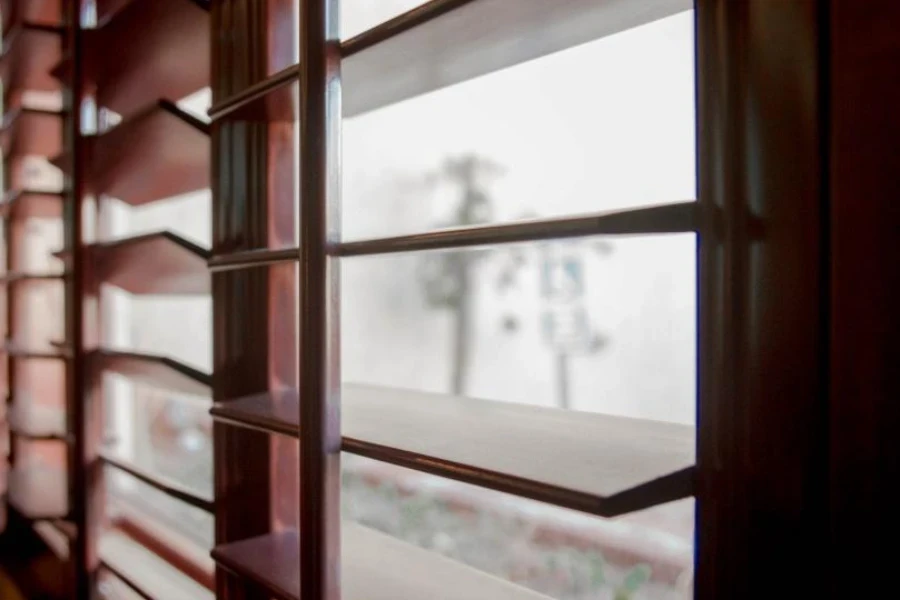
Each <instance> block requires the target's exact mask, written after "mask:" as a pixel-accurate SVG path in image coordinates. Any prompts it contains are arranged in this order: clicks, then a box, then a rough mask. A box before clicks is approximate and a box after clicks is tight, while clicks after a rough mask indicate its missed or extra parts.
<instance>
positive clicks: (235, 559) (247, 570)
mask: <svg viewBox="0 0 900 600" xmlns="http://www.w3.org/2000/svg"><path fill="white" fill-rule="evenodd" d="M299 548H300V539H299V536H298V535H297V532H296V531H284V532H281V533H274V534H270V535H265V536H260V537H255V538H250V539H247V540H242V541H239V542H232V543H230V544H225V545H222V546H217V547H216V548H215V549H214V550H213V551H212V557H213V559H215V561H216V562H217V563H218V564H219V565H220V566H222V567H224V568H225V569H228V570H229V571H232V572H233V573H235V574H236V575H238V576H240V577H242V578H244V579H248V580H250V581H252V582H254V583H256V584H257V585H259V586H261V587H262V588H263V589H265V591H266V592H268V593H269V594H271V595H273V596H274V597H276V598H278V599H279V600H298V599H299V597H300V572H299V571H298V570H297V562H298V561H299Z"/></svg>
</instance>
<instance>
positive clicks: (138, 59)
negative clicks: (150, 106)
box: [87, 0, 210, 115]
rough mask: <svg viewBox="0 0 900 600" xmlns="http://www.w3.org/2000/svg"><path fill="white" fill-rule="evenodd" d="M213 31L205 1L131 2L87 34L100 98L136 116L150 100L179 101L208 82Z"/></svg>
mask: <svg viewBox="0 0 900 600" xmlns="http://www.w3.org/2000/svg"><path fill="white" fill-rule="evenodd" d="M209 35H210V23H209V13H208V9H207V8H206V3H201V2H194V1H192V0H154V1H153V2H144V1H138V2H130V3H129V4H128V5H126V6H125V7H124V8H122V9H121V10H119V11H118V12H116V13H115V15H113V17H112V18H111V19H109V21H108V22H107V23H106V24H104V25H103V26H102V27H101V28H100V29H98V30H96V31H95V32H93V33H92V35H90V36H89V38H88V39H87V43H88V50H89V58H90V60H91V65H92V70H91V72H90V76H91V78H92V80H93V81H94V83H95V84H96V86H97V103H98V104H99V105H100V106H103V107H106V108H109V109H110V110H113V111H115V112H117V113H119V114H122V115H131V114H133V113H134V112H136V111H137V110H138V109H140V107H141V106H144V105H146V103H147V102H149V101H152V100H156V99H160V98H162V99H167V100H178V99H180V98H182V97H184V96H186V95H188V94H190V93H192V92H195V91H197V90H198V89H200V88H202V87H204V86H205V85H207V84H208V82H209V73H210V71H209V69H210V58H209V57H210V41H209ZM112 48H115V51H114V52H111V51H110V49H112Z"/></svg>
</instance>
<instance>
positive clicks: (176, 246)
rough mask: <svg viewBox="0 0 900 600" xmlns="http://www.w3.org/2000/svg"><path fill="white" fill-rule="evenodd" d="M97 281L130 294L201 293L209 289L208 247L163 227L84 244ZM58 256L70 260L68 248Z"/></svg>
mask: <svg viewBox="0 0 900 600" xmlns="http://www.w3.org/2000/svg"><path fill="white" fill-rule="evenodd" d="M85 250H86V254H88V256H89V259H90V260H92V261H93V263H94V270H95V277H96V278H97V281H98V282H103V283H107V284H109V285H113V286H115V287H119V288H122V289H123V290H125V291H127V292H131V293H132V294H205V293H208V292H209V289H210V287H209V286H210V284H209V273H207V271H206V261H207V260H208V258H209V251H208V250H205V249H203V248H201V247H200V246H197V245H196V244H194V243H192V242H189V241H188V240H185V239H184V238H181V237H179V236H177V235H175V234H174V233H170V232H168V231H163V232H160V233H149V234H146V235H140V236H136V237H133V238H126V239H123V240H118V241H114V242H104V243H101V244H94V245H91V246H88V247H86V248H85ZM57 255H58V256H60V257H61V258H63V259H65V260H66V261H67V262H70V261H71V256H70V254H69V253H68V252H59V253H57Z"/></svg>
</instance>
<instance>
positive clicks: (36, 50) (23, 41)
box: [0, 23, 62, 98]
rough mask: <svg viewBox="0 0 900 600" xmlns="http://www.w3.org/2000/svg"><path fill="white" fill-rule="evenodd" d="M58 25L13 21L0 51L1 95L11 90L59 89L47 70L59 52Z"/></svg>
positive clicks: (60, 37) (59, 33)
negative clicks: (0, 51)
mask: <svg viewBox="0 0 900 600" xmlns="http://www.w3.org/2000/svg"><path fill="white" fill-rule="evenodd" d="M61 44H62V29H61V28H59V27H55V26H50V25H44V24H37V23H18V24H16V25H13V26H12V27H11V28H10V29H9V31H8V32H7V34H6V36H5V37H4V44H3V50H2V54H0V80H2V81H3V87H4V96H5V97H7V98H8V97H9V94H10V93H11V92H13V91H23V90H33V91H42V92H45V91H51V90H57V89H59V81H57V80H56V79H55V78H54V77H53V75H52V74H51V73H50V71H51V69H52V68H53V66H54V65H55V64H57V63H58V62H59V60H60V57H61V56H62V45H61Z"/></svg>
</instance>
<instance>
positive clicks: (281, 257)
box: [209, 246, 300, 273]
mask: <svg viewBox="0 0 900 600" xmlns="http://www.w3.org/2000/svg"><path fill="white" fill-rule="evenodd" d="M299 252H300V249H299V248H296V247H293V246H291V247H288V248H278V249H273V250H264V249H255V250H239V251H237V252H228V253H225V254H219V255H216V256H213V257H211V258H210V259H209V268H210V270H211V271H212V272H214V273H215V272H219V271H232V270H235V269H244V268H247V267H265V266H270V265H278V264H286V263H295V262H297V255H298V253H299Z"/></svg>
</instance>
